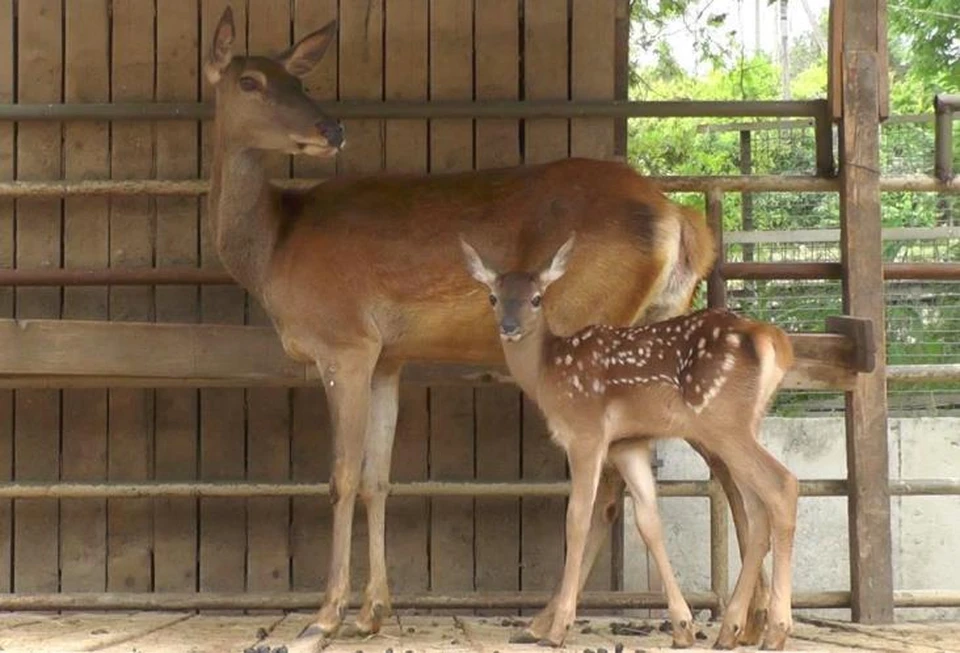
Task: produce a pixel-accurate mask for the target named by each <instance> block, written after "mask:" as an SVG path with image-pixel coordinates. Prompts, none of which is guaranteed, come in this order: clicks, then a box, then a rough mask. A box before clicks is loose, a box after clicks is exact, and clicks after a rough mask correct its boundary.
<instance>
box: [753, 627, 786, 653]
mask: <svg viewBox="0 0 960 653" xmlns="http://www.w3.org/2000/svg"><path fill="white" fill-rule="evenodd" d="M789 634H790V624H787V623H784V622H780V623H776V624H770V625H769V626H768V627H767V632H766V634H765V635H764V637H763V643H762V644H760V650H761V651H782V650H783V649H784V647H785V646H786V645H787V636H788V635H789Z"/></svg>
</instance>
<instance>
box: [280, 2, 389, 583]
mask: <svg viewBox="0 0 960 653" xmlns="http://www.w3.org/2000/svg"><path fill="white" fill-rule="evenodd" d="M293 13H294V17H295V22H294V26H293V27H294V34H293V38H294V40H295V41H298V40H300V39H302V38H303V37H304V36H306V35H307V34H309V33H310V32H312V31H314V30H317V29H320V28H321V27H323V26H324V25H326V24H327V22H328V21H330V20H333V19H335V18H338V17H339V13H338V2H337V0H296V2H295V3H294V9H293ZM339 49H340V48H339V39H338V42H337V43H333V44H331V46H330V48H328V49H327V52H326V54H325V55H323V59H321V60H320V63H319V64H317V66H316V67H315V68H314V69H313V70H312V71H310V72H309V73H308V74H307V76H306V77H305V78H304V86H305V87H306V88H307V89H308V91H309V93H310V96H311V97H312V98H314V99H316V100H318V101H321V102H328V101H330V100H334V99H336V98H337V77H338V71H339V66H340V53H339ZM347 136H348V138H350V139H351V140H350V142H351V147H352V145H353V144H354V133H353V132H352V131H350V129H349V128H348V129H347ZM336 169H337V159H334V158H330V159H321V158H319V157H313V156H296V157H293V172H294V176H296V177H311V178H322V177H332V176H333V175H334V173H335V172H336ZM292 404H293V407H292V409H291V412H292V414H291V436H290V437H291V441H290V450H291V460H290V473H291V477H292V478H293V480H295V481H302V482H324V483H325V482H326V481H327V480H328V479H329V478H330V462H331V460H332V458H333V452H332V449H333V432H332V427H331V424H330V414H329V412H328V409H327V402H326V395H325V393H324V389H323V387H322V386H321V385H319V384H314V385H313V387H307V388H296V389H295V390H294V391H293V401H292ZM291 510H292V518H291V524H290V554H291V556H292V562H291V565H290V566H291V572H292V577H291V586H292V587H293V588H294V589H295V590H298V591H303V590H322V589H323V588H324V580H325V578H326V573H327V564H328V563H329V561H330V548H331V535H332V531H333V515H332V511H331V510H330V502H329V501H317V500H316V499H315V498H313V497H295V498H294V499H293V502H292V506H291ZM388 514H389V511H388Z"/></svg>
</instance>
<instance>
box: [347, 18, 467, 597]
mask: <svg viewBox="0 0 960 653" xmlns="http://www.w3.org/2000/svg"><path fill="white" fill-rule="evenodd" d="M441 5H442V6H441ZM472 9H473V7H472V6H471V5H470V3H469V2H467V3H464V2H463V0H457V1H456V2H450V0H441V1H440V2H439V3H438V2H436V0H433V2H432V4H431V3H428V2H427V1H426V0H404V1H402V2H400V3H399V4H398V3H396V2H392V3H388V4H387V5H386V7H385V11H386V15H385V17H384V20H385V21H386V22H385V25H384V48H385V51H384V60H385V61H386V64H385V69H384V89H383V90H384V97H385V98H386V99H387V100H426V98H427V97H428V94H429V83H430V70H429V68H430V58H429V54H430V53H431V52H440V53H446V54H448V55H449V54H450V53H451V48H450V47H449V42H450V41H455V42H458V43H459V47H460V50H459V53H460V57H458V59H462V58H463V57H466V58H467V60H468V63H467V66H468V67H469V58H470V45H471V43H470V28H471V20H470V18H471V16H470V14H471V11H472ZM431 30H433V31H432V32H431ZM442 41H447V43H446V44H441V42H442ZM433 122H434V125H435V124H436V122H437V121H433ZM459 129H460V133H461V134H462V133H463V132H464V131H467V132H469V125H468V126H467V127H466V128H463V127H460V128H459ZM434 134H435V132H434ZM347 138H348V139H349V138H350V134H349V133H348V134H347ZM430 138H431V134H430V132H429V131H428V124H427V121H426V120H421V121H412V120H389V121H386V123H385V125H384V148H383V149H384V163H385V167H386V169H387V170H390V171H392V172H409V173H422V172H426V170H427V166H428V159H429V153H428V147H429V145H430ZM429 406H430V397H429V390H428V389H427V388H425V387H422V386H421V387H414V386H412V385H411V384H409V383H405V384H402V385H401V387H400V411H399V415H398V418H397V428H396V433H395V436H394V440H393V442H394V444H393V464H392V466H391V471H390V481H391V482H398V481H400V482H407V481H425V480H426V479H427V474H428V472H429V467H428V462H429V460H428V456H429V451H430V440H429V428H430V427H429V424H430V412H429ZM429 508H430V501H429V499H425V498H423V497H403V498H401V499H400V501H399V502H397V501H395V500H393V501H390V502H388V503H387V516H386V521H387V525H386V530H387V537H388V538H389V544H388V545H387V554H386V557H387V578H388V579H389V581H390V587H391V589H392V590H393V591H394V592H398V593H403V592H412V593H426V592H427V591H428V590H429V589H430V511H429Z"/></svg>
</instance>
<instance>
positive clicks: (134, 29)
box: [107, 0, 155, 591]
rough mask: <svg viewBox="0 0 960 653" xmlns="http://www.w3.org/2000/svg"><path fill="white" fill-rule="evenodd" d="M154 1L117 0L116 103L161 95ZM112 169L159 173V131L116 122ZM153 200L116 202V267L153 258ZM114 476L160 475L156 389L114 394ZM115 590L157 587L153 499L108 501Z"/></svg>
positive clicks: (143, 308) (141, 312) (117, 311)
mask: <svg viewBox="0 0 960 653" xmlns="http://www.w3.org/2000/svg"><path fill="white" fill-rule="evenodd" d="M154 55H155V52H154V6H153V3H152V2H143V1H142V0H116V1H115V2H114V3H113V60H112V62H111V64H112V67H113V74H112V96H113V101H114V102H150V101H152V100H153V99H154ZM110 156H111V172H112V176H113V177H114V178H115V179H140V178H144V177H150V176H151V175H152V174H153V130H152V129H151V126H150V125H145V124H142V123H122V122H118V123H114V124H113V127H112V143H111V153H110ZM153 221H154V216H153V212H152V202H151V200H150V199H149V198H141V197H116V198H112V199H111V203H110V265H111V266H112V267H124V268H129V267H150V266H151V265H152V263H153V242H152V241H153V238H152V234H153ZM152 313H153V289H152V288H150V287H134V286H126V287H124V286H114V287H112V288H111V289H110V319H111V320H121V321H126V320H132V321H146V320H150V319H151V317H152ZM109 407H110V411H109V425H110V433H109V445H108V461H107V464H108V474H109V477H110V479H111V480H113V481H135V480H147V479H149V478H150V476H151V474H152V449H153V441H152V438H153V414H154V413H153V393H152V392H150V391H148V390H134V389H128V388H122V389H112V390H110V392H109ZM107 506H108V526H107V551H108V556H107V588H108V589H109V590H111V591H145V590H149V589H150V588H151V586H152V580H153V579H152V578H151V575H152V574H151V571H152V569H151V551H152V548H153V533H152V516H153V515H152V512H153V511H152V509H151V505H150V502H149V500H146V499H113V500H109V501H108V502H107Z"/></svg>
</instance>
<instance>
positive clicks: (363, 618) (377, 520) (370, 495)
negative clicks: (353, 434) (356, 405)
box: [356, 361, 400, 635]
mask: <svg viewBox="0 0 960 653" xmlns="http://www.w3.org/2000/svg"><path fill="white" fill-rule="evenodd" d="M399 402H400V366H399V365H398V364H396V363H393V362H390V361H380V363H379V364H378V365H377V368H376V370H375V371H374V373H373V380H372V382H371V394H370V422H369V424H368V425H367V436H366V441H365V444H364V457H363V467H362V471H361V475H360V497H361V498H362V499H363V502H364V504H365V505H366V508H367V510H366V513H367V531H368V537H369V547H370V579H369V581H368V583H367V589H366V592H365V593H364V598H363V606H362V607H361V608H360V614H359V615H357V621H356V625H357V631H358V632H359V634H361V635H368V634H370V633H376V632H379V631H380V626H381V624H382V622H383V618H384V617H386V616H387V615H388V614H389V613H390V587H389V583H388V581H387V560H386V542H385V540H386V533H385V530H386V529H385V520H386V504H387V492H388V490H389V485H390V460H391V457H392V453H393V439H394V435H395V433H396V428H397V412H398V408H399Z"/></svg>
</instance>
